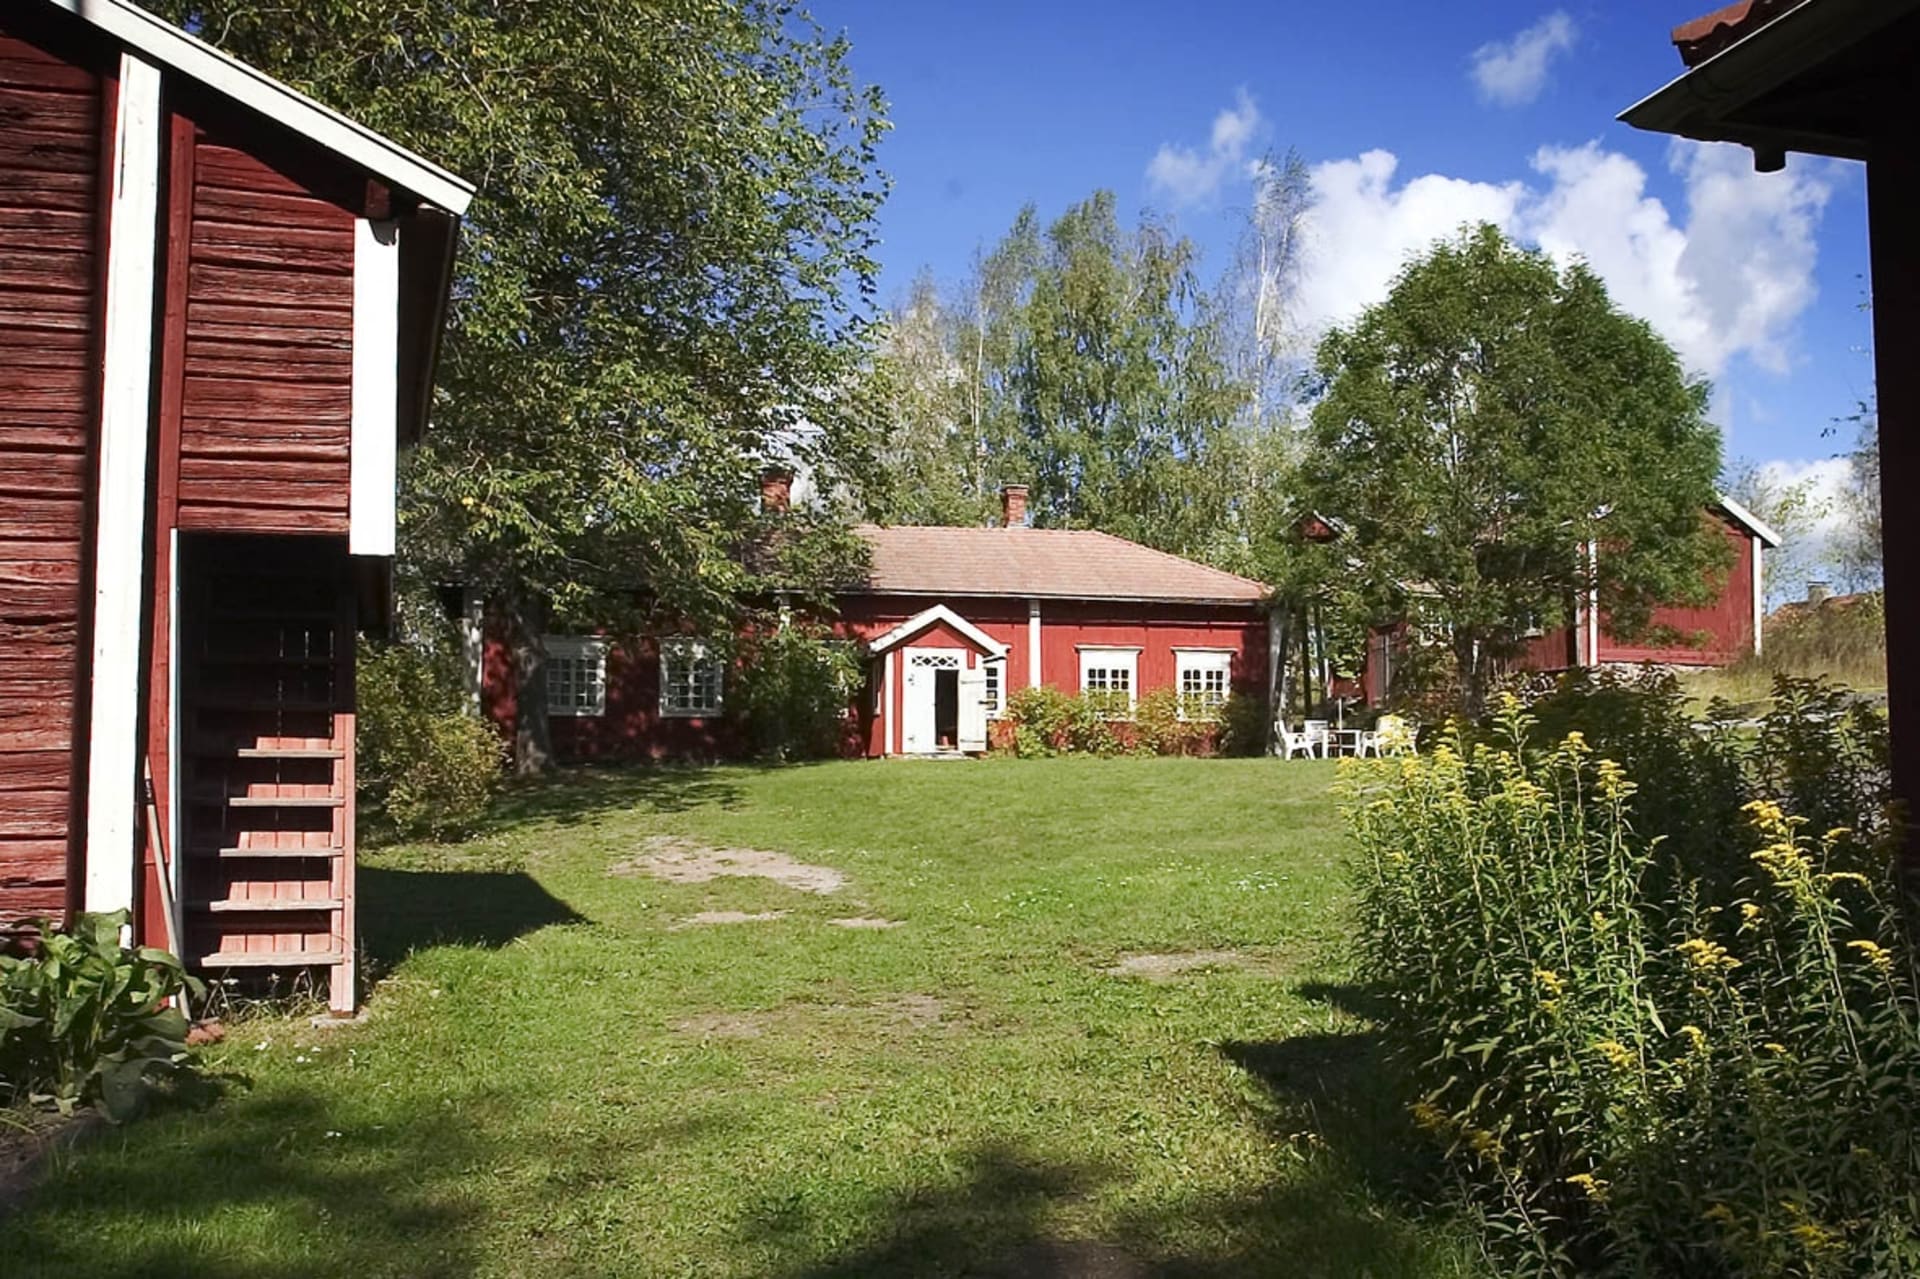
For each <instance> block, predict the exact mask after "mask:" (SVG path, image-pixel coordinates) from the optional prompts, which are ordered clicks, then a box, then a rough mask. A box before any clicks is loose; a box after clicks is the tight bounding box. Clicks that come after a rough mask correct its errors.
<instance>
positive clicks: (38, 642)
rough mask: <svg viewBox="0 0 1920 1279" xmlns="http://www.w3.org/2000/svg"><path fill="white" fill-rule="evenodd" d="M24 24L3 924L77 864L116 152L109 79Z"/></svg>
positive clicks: (10, 48) (10, 112) (10, 462)
mask: <svg viewBox="0 0 1920 1279" xmlns="http://www.w3.org/2000/svg"><path fill="white" fill-rule="evenodd" d="M24 16H27V17H30V16H31V15H24ZM22 17H23V15H19V14H15V13H8V14H5V15H0V28H5V27H8V26H11V25H12V24H13V23H15V22H17V21H20V20H21V18H22ZM18 30H20V31H21V33H22V34H25V35H34V36H35V37H36V43H28V41H26V40H24V39H19V38H15V37H14V36H12V35H9V34H7V33H6V32H5V31H4V30H0V922H4V921H6V920H8V919H12V918H17V917H19V916H23V915H49V916H59V915H60V914H62V913H63V912H64V911H65V909H66V908H67V906H68V905H69V902H68V885H69V884H70V883H71V882H72V881H73V876H72V874H71V872H72V870H74V869H75V867H74V866H73V864H72V863H73V861H74V859H75V851H76V850H75V847H74V845H75V840H74V838H73V829H74V826H75V823H74V821H73V817H74V814H75V813H76V812H77V811H78V807H79V804H80V802H81V798H82V796H81V791H82V790H83V788H84V778H85V762H86V757H85V741H84V732H83V725H84V712H85V709H86V707H85V703H86V684H85V681H84V680H83V679H82V677H81V671H82V666H83V661H84V658H85V651H86V621H85V608H84V603H85V601H86V599H87V598H88V588H87V585H86V576H87V575H86V572H85V565H86V560H87V550H88V543H89V537H88V528H89V517H90V515H91V506H92V503H91V495H92V490H93V486H94V485H93V478H92V476H93V466H94V462H93V441H94V438H95V430H96V428H95V425H94V422H95V418H96V411H95V410H96V404H97V399H98V395H99V388H98V386H97V385H96V383H97V372H96V366H97V362H98V359H99V346H98V328H99V322H100V297H99V284H100V274H101V270H102V256H103V255H102V254H101V251H100V250H101V241H102V239H103V233H104V228H103V225H102V222H103V219H101V217H100V216H99V214H100V209H101V207H102V204H103V201H104V186H103V182H102V172H101V170H102V167H103V163H104V161H105V158H106V153H107V152H110V151H111V149H112V147H111V136H112V119H111V115H112V112H111V108H110V107H109V106H108V105H107V103H108V102H109V100H110V93H109V92H108V88H107V83H106V81H105V80H104V77H103V76H102V75H100V74H96V73H95V71H94V70H91V69H88V68H87V67H86V66H85V65H75V64H74V63H72V62H70V61H69V60H67V58H63V57H61V56H56V54H55V52H54V47H58V46H59V42H58V41H57V40H51V39H49V35H50V33H48V32H44V31H40V30H39V29H38V24H31V25H29V24H24V23H23V24H22V26H21V27H19V28H18ZM43 40H44V41H47V42H48V43H49V45H50V46H53V47H49V48H42V47H40V44H39V43H38V41H43ZM68 56H69V57H70V56H71V54H69V55H68Z"/></svg>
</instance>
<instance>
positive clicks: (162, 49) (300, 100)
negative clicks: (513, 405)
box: [45, 0, 473, 217]
mask: <svg viewBox="0 0 1920 1279" xmlns="http://www.w3.org/2000/svg"><path fill="white" fill-rule="evenodd" d="M45 3H48V4H51V5H53V7H54V8H56V9H64V10H65V11H66V12H68V13H71V14H73V15H74V16H75V17H77V18H79V19H80V20H81V21H82V22H86V23H89V24H91V25H93V26H95V27H98V28H99V29H100V30H102V31H104V32H106V33H107V34H108V35H111V36H112V37H114V38H115V39H116V40H119V41H121V42H122V43H124V44H126V45H128V46H129V47H131V48H133V49H137V50H139V51H140V53H142V54H144V55H145V56H146V57H147V58H148V59H150V60H151V61H152V63H154V64H158V65H161V66H165V67H166V68H167V69H168V70H171V71H177V72H179V73H180V74H181V75H183V76H185V77H187V78H188V79H190V80H195V81H198V82H199V83H201V84H203V85H205V86H206V87H207V88H209V89H212V90H214V91H216V92H218V93H221V94H224V95H226V96H227V97H229V98H231V99H233V100H234V101H235V102H237V103H239V104H240V105H241V106H243V107H246V108H248V109H249V110H252V111H255V112H258V113H259V114H260V115H262V116H264V117H265V118H266V119H268V120H272V121H274V122H275V123H277V124H282V125H285V126H286V127H287V128H289V129H292V130H293V131H294V132H295V133H298V134H300V135H301V136H302V137H305V138H308V139H310V140H312V141H313V142H316V143H318V144H319V145H320V146H323V147H325V148H326V149H327V150H329V151H332V152H333V153H334V154H335V155H338V156H341V157H343V158H345V159H348V160H351V161H353V162H354V163H355V164H357V165H359V166H360V167H362V168H364V169H366V170H367V171H368V172H370V173H373V174H375V175H376V176H378V177H381V178H384V179H385V180H387V181H388V182H391V183H392V184H393V185H395V186H398V187H401V188H403V189H404V190H407V191H411V192H413V194H415V195H417V196H419V197H420V198H421V199H423V200H426V201H427V202H428V203H430V204H435V205H438V206H439V207H440V208H443V209H445V210H446V211H447V212H448V213H451V214H453V215H454V216H456V217H458V216H459V215H461V214H463V213H465V212H466V211H467V205H468V204H469V203H470V202H471V201H472V199H473V187H472V186H471V185H470V184H469V183H467V182H465V181H462V180H461V179H460V178H458V177H455V176H454V175H453V174H451V173H449V172H447V171H446V170H445V169H443V168H441V167H440V166H439V165H437V164H434V163H433V162H432V161H430V160H426V159H424V158H422V157H420V156H418V155H415V154H414V153H413V152H411V151H409V150H407V149H406V148H405V147H403V146H400V145H399V144H398V143H396V142H392V141H390V140H388V139H387V138H384V137H382V136H380V135H379V134H377V133H375V132H374V131H373V130H372V129H369V128H367V127H366V126H365V125H362V124H359V123H356V122H355V121H353V120H349V119H348V118H347V117H346V116H343V115H341V114H340V113H339V112H338V111H334V110H331V109H329V108H327V107H323V106H321V105H320V104H319V103H318V102H315V101H314V100H313V99H312V98H309V97H308V96H307V95H306V94H304V93H300V92H297V91H296V90H293V89H290V88H288V87H287V86H286V85H284V84H281V83H280V82H279V81H278V80H275V79H274V78H272V77H271V76H268V75H265V74H263V73H261V72H259V71H257V70H255V69H254V68H252V67H250V66H248V65H247V64H246V63H244V62H241V61H240V60H239V59H237V58H232V57H229V56H228V55H226V54H224V53H222V52H220V50H218V49H216V48H214V47H213V46H212V45H210V44H207V43H205V42H203V41H201V40H198V39H196V38H195V37H193V36H191V35H188V34H187V33H186V32H184V31H182V30H181V29H180V28H178V27H176V26H174V25H173V24H172V23H169V22H164V21H162V20H161V19H159V18H156V17H154V16H153V15H152V14H150V13H147V12H145V11H144V10H141V9H138V8H135V7H134V6H133V5H131V4H128V3H127V2H126V0H45ZM123 83H124V81H123Z"/></svg>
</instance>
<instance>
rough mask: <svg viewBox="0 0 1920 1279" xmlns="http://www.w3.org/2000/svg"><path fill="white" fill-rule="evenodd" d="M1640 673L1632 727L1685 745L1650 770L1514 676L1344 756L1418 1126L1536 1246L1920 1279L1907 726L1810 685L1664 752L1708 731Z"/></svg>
mask: <svg viewBox="0 0 1920 1279" xmlns="http://www.w3.org/2000/svg"><path fill="white" fill-rule="evenodd" d="M1788 691H1789V692H1790V693H1791V692H1795V690H1788ZM1614 692H1617V690H1610V691H1609V692H1608V696H1609V697H1612V695H1613V693H1614ZM1639 696H1641V697H1643V698H1651V699H1652V703H1653V704H1649V705H1642V706H1639V707H1637V708H1636V709H1635V710H1634V712H1633V715H1632V716H1630V717H1629V718H1630V720H1631V722H1632V723H1633V724H1634V725H1637V727H1636V728H1635V729H1634V731H1633V732H1632V733H1631V734H1629V736H1631V737H1632V738H1633V739H1634V740H1635V741H1637V742H1638V744H1639V749H1638V751H1637V752H1636V753H1637V755H1638V756H1639V757H1640V758H1641V759H1643V760H1653V759H1659V760H1661V761H1663V765H1662V769H1661V771H1657V772H1646V773H1644V774H1642V775H1640V776H1639V777H1636V776H1635V775H1634V771H1635V770H1634V769H1632V768H1630V767H1628V766H1624V765H1623V764H1622V763H1621V762H1619V761H1618V760H1615V759H1612V758H1608V757H1607V756H1605V755H1603V754H1601V753H1599V752H1598V751H1597V750H1596V747H1595V745H1594V741H1593V739H1592V737H1590V736H1589V734H1588V732H1587V731H1586V730H1584V729H1580V728H1572V727H1568V728H1565V729H1564V730H1563V731H1562V733H1561V734H1560V736H1559V737H1558V739H1557V741H1553V742H1551V743H1550V744H1541V743H1540V742H1539V734H1540V730H1541V720H1540V718H1539V717H1536V716H1535V715H1533V714H1531V713H1529V712H1528V711H1526V710H1525V709H1524V708H1523V707H1522V706H1521V704H1520V703H1519V702H1518V700H1517V699H1514V698H1511V697H1508V698H1506V699H1504V703H1503V709H1502V711H1501V713H1500V715H1499V716H1498V722H1497V723H1496V724H1495V725H1494V726H1493V728H1492V730H1491V732H1489V733H1488V734H1486V735H1484V739H1483V740H1480V741H1477V742H1475V741H1470V740H1469V739H1468V738H1467V737H1466V736H1465V735H1464V734H1456V735H1455V736H1454V738H1453V740H1452V741H1451V743H1449V744H1445V745H1442V746H1440V747H1439V748H1438V749H1436V750H1435V751H1433V752H1432V753H1431V754H1430V755H1428V756H1426V757H1423V758H1410V759H1402V760H1389V761H1385V762H1370V763H1366V764H1356V765H1353V766H1350V767H1349V769H1348V771H1347V773H1346V782H1345V785H1346V793H1347V795H1348V798H1349V801H1350V806H1351V815H1352V820H1353V823H1354V826H1355V829H1356V831H1357V833H1358V837H1359V839H1358V842H1359V849H1360V851H1359V854H1358V856H1357V858H1356V860H1355V875H1356V878H1357V880H1358V888H1359V898H1360V902H1361V915H1362V919H1361V925H1362V927H1361V933H1360V949H1361V952H1362V962H1363V967H1364V971H1365V972H1366V974H1367V975H1368V976H1369V977H1370V978H1371V979H1372V980H1373V981H1375V982H1377V983H1378V985H1379V987H1380V988H1381V991H1382V993H1383V994H1384V995H1385V997H1386V1006H1387V1008H1388V1009H1389V1010H1390V1011H1389V1012H1388V1014H1387V1020H1386V1026H1385V1033H1386V1035H1387V1037H1388V1041H1389V1045H1390V1048H1391V1050H1392V1053H1393V1056H1394V1059H1395V1061H1396V1062H1397V1066H1398V1070H1399V1073H1400V1075H1401V1077H1402V1078H1403V1079H1404V1081H1405V1082H1406V1083H1407V1084H1408V1085H1409V1098H1410V1100H1411V1110H1412V1115H1413V1119H1414V1121H1415V1123H1416V1124H1417V1125H1418V1126H1419V1127H1420V1128H1421V1129H1424V1130H1425V1131H1426V1132H1427V1133H1428V1134H1430V1135H1431V1136H1432V1137H1433V1138H1434V1139H1435V1140H1436V1141H1438V1142H1439V1143H1440V1144H1441V1145H1442V1146H1443V1147H1444V1148H1445V1151H1446V1153H1447V1156H1448V1160H1449V1163H1450V1166H1451V1167H1452V1168H1453V1169H1454V1170H1455V1171H1456V1172H1457V1173H1458V1176H1459V1183H1460V1185H1461V1187H1462V1189H1463V1191H1464V1193H1465V1194H1466V1196H1467V1197H1468V1199H1469V1200H1470V1202H1471V1203H1472V1204H1473V1206H1474V1207H1475V1209H1476V1210H1477V1212H1478V1213H1479V1215H1480V1217H1481V1219H1482V1221H1483V1222H1484V1223H1485V1226H1486V1237H1487V1240H1488V1242H1489V1244H1490V1246H1491V1247H1492V1248H1493V1249H1494V1251H1496V1252H1497V1253H1498V1254H1499V1255H1500V1256H1501V1259H1502V1260H1503V1262H1505V1263H1506V1264H1507V1265H1509V1266H1510V1267H1512V1268H1514V1269H1518V1270H1522V1271H1531V1272H1535V1273H1574V1272H1578V1273H1582V1274H1586V1273H1612V1274H1622V1275H1625V1274H1633V1275H1642V1274H1707V1275H1759V1274H1770V1275H1772V1274H1780V1275H1807V1276H1826V1275H1863V1276H1864V1275H1897V1274H1914V1273H1920V1142H1917V1141H1916V1125H1917V1124H1920V988H1917V983H1916V971H1915V962H1914V952H1913V948H1912V945H1911V944H1910V943H1909V942H1908V941H1907V940H1906V938H1905V935H1904V933H1903V929H1902V921H1901V918H1900V911H1899V909H1898V903H1899V900H1900V899H1899V893H1898V889H1897V887H1896V883H1895V879H1894V873H1893V864H1892V857H1891V853H1892V840H1893V837H1894V836H1893V832H1892V830H1891V828H1890V826H1889V824H1888V823H1887V821H1886V820H1885V818H1884V816H1883V812H1882V809H1883V801H1884V796H1885V773H1884V751H1883V749H1879V753H1877V754H1876V750H1877V749H1878V748H1883V747H1884V736H1883V735H1881V730H1880V728H1879V726H1878V725H1876V724H1873V723H1871V722H1870V721H1869V720H1863V719H1861V718H1860V717H1858V716H1856V715H1855V714H1853V713H1852V712H1850V711H1847V712H1844V713H1841V714H1838V715H1822V714H1819V713H1815V712H1814V710H1813V709H1811V708H1814V707H1818V706H1828V705H1829V703H1828V702H1826V701H1825V700H1824V699H1825V697H1826V693H1825V692H1823V691H1822V690H1821V689H1819V688H1818V687H1817V686H1807V687H1802V688H1800V689H1798V690H1797V696H1796V697H1792V698H1789V699H1787V700H1788V702H1789V704H1788V705H1786V706H1784V707H1783V709H1782V710H1781V711H1778V712H1776V715H1775V717H1774V718H1773V719H1771V720H1769V722H1768V723H1767V724H1766V725H1765V726H1763V728H1762V730H1761V733H1760V736H1759V741H1758V743H1757V744H1751V745H1747V746H1741V745H1739V744H1738V742H1737V739H1734V738H1732V737H1730V736H1726V735H1718V736H1716V735H1709V736H1708V738H1706V739H1704V740H1702V741H1700V742H1697V743H1695V742H1681V741H1678V740H1673V741H1667V742H1664V744H1662V740H1661V739H1662V738H1663V736H1664V735H1665V734H1666V733H1667V732H1668V731H1669V729H1667V728H1663V727H1661V725H1678V728H1677V729H1675V730H1673V731H1679V732H1683V733H1687V734H1688V736H1689V737H1690V738H1691V737H1694V736H1696V735H1695V734H1693V733H1692V732H1691V730H1689V729H1687V727H1686V725H1685V723H1684V720H1683V719H1681V718H1680V717H1679V716H1678V714H1677V712H1675V711H1674V708H1673V707H1672V706H1668V705H1663V704H1662V703H1663V699H1664V698H1666V697H1668V696H1670V691H1667V692H1663V691H1660V690H1646V689H1643V690H1641V691H1640V694H1639ZM1550 709H1551V710H1552V711H1553V712H1554V714H1555V715H1556V716H1557V717H1559V718H1561V720H1562V722H1563V723H1564V722H1566V720H1567V719H1568V718H1577V717H1575V716H1568V715H1563V714H1562V713H1563V712H1569V711H1571V710H1572V709H1573V708H1572V706H1571V702H1570V701H1569V703H1567V704H1563V705H1559V706H1556V707H1552V708H1550ZM1669 712H1674V713H1672V714H1670V713H1669ZM1595 735H1596V736H1597V735H1599V730H1597V729H1596V730H1595ZM1876 743H1878V748H1877V747H1876ZM1729 766H1730V767H1731V771H1728V769H1729ZM1768 789H1775V790H1776V793H1778V794H1780V795H1782V796H1785V795H1790V794H1791V795H1797V796H1799V798H1800V802H1802V803H1806V804H1808V805H1809V806H1816V807H1817V806H1820V805H1821V804H1827V805H1831V804H1835V803H1839V802H1841V801H1840V799H1839V798H1838V797H1841V796H1844V797H1846V802H1848V803H1851V804H1852V805H1854V806H1855V808H1856V813H1855V816H1854V818H1853V820H1852V821H1851V822H1839V821H1835V820H1834V819H1833V818H1832V816H1831V811H1830V810H1829V811H1827V812H1825V813H1823V814H1822V815H1821V816H1820V817H1819V819H1818V820H1817V821H1814V822H1809V820H1808V817H1807V815H1806V814H1805V813H1802V812H1796V811H1794V805H1793V804H1791V803H1783V802H1780V801H1779V800H1776V799H1775V798H1772V797H1769V796H1768V795H1767V794H1766V793H1765V792H1766V791H1767V790H1768ZM1742 790H1744V791H1745V792H1746V793H1745V797H1744V798H1741V799H1739V802H1738V804H1737V806H1736V810H1735V813H1736V815H1735V817H1734V818H1733V819H1732V820H1731V821H1730V823H1729V824H1728V825H1727V826H1725V827H1723V828H1722V829H1721V831H1720V832H1719V838H1718V840H1717V841H1714V842H1713V843H1712V845H1711V847H1710V846H1709V841H1707V840H1706V838H1705V836H1704V834H1703V832H1702V831H1701V830H1700V829H1697V828H1695V827H1693V826H1689V827H1688V829H1687V831H1686V832H1685V833H1686V835H1687V839H1688V840H1689V841H1691V843H1690V846H1688V847H1685V848H1675V849H1670V848H1669V847H1668V843H1667V841H1666V840H1665V839H1664V838H1663V837H1664V835H1665V832H1664V831H1662V830H1660V829H1659V828H1658V827H1659V822H1660V820H1662V819H1663V818H1671V817H1672V816H1673V815H1674V814H1677V813H1681V812H1685V811H1686V810H1687V801H1688V798H1689V796H1697V797H1699V798H1700V801H1701V802H1702V803H1703V804H1705V805H1706V806H1707V807H1708V808H1709V809H1710V810H1711V811H1713V812H1721V811H1722V806H1723V805H1724V804H1725V803H1726V802H1727V801H1728V799H1729V798H1730V797H1732V796H1735V795H1737V794H1738V793H1739V792H1740V791H1742ZM1656 792H1665V793H1664V794H1658V795H1656ZM1715 858H1718V859H1719V861H1720V863H1721V864H1720V865H1718V866H1710V865H1709V864H1708V863H1709V862H1711V861H1712V860H1713V859H1715ZM1704 871H1712V872H1713V873H1698V872H1704Z"/></svg>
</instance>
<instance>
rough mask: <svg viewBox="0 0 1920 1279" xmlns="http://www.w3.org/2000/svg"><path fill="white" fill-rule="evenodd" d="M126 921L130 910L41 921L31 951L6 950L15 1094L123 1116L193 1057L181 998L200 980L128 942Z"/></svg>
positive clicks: (0, 1078)
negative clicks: (58, 923)
mask: <svg viewBox="0 0 1920 1279" xmlns="http://www.w3.org/2000/svg"><path fill="white" fill-rule="evenodd" d="M126 923H127V912H125V911H115V912H114V913H112V914H98V915H95V914H81V915H78V916H76V917H75V918H74V922H73V927H72V929H71V930H69V931H65V932H59V931H55V930H54V929H53V927H52V925H51V924H50V923H48V922H47V921H45V920H38V921H34V924H35V926H36V927H38V928H39V929H40V930H41V931H40V933H39V935H38V937H37V938H35V939H34V940H33V941H31V942H30V943H28V944H27V945H29V946H30V949H29V950H27V952H26V953H24V954H19V953H15V954H0V1090H4V1091H5V1093H6V1094H7V1095H8V1097H9V1099H10V1100H11V1101H12V1102H14V1103H16V1104H17V1103H19V1102H22V1101H31V1102H37V1103H50V1104H52V1105H54V1106H56V1107H58V1108H59V1110H60V1112H61V1113H62V1114H71V1113H72V1112H73V1109H74V1107H76V1106H82V1105H89V1104H93V1103H98V1104H99V1106H100V1109H101V1112H102V1113H104V1114H105V1115H106V1116H107V1118H108V1119H110V1120H112V1121H113V1122H114V1123H122V1122H124V1121H126V1120H128V1119H131V1118H133V1117H134V1116H136V1115H138V1114H139V1113H140V1112H141V1110H143V1109H144V1108H145V1106H146V1104H147V1100H148V1098H149V1096H150V1095H151V1093H152V1090H153V1087H154V1085H155V1083H156V1082H157V1081H158V1080H160V1079H161V1078H163V1077H166V1076H170V1075H172V1074H173V1073H174V1072H176V1071H178V1070H180V1069H182V1068H184V1067H186V1066H188V1065H189V1063H190V1062H191V1057H190V1055H189V1054H188V1052H187V1019H186V1017H185V1016H184V1015H183V1014H182V1013H181V1011H180V1009H179V1007H178V1006H177V1001H178V1000H179V999H180V998H181V997H183V996H185V995H187V994H189V993H191V994H192V995H194V996H196V997H197V996H198V995H199V994H200V993H201V986H200V983H199V982H198V981H196V980H195V979H194V978H192V977H190V976H188V975H187V973H186V970H185V969H183V968H182V967H181V966H180V961H179V960H177V959H175V958H174V957H173V956H172V955H169V954H168V953H167V952H166V951H164V950H156V949H154V948H153V947H150V946H143V947H141V948H140V949H138V950H133V949H129V948H127V947H124V946H122V945H121V944H120V930H121V929H122V928H123V927H124V926H125V925H126ZM169 999H173V1000H176V1006H175V1007H172V1008H168V1007H164V1005H165V1004H166V1002H167V1001H168V1000H169Z"/></svg>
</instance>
